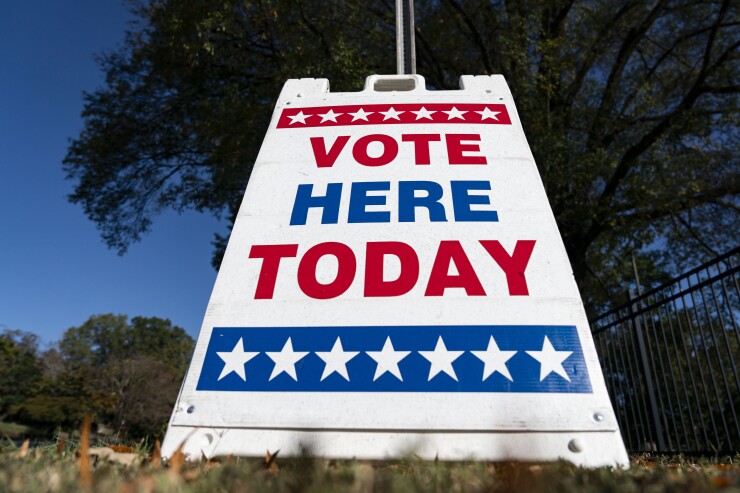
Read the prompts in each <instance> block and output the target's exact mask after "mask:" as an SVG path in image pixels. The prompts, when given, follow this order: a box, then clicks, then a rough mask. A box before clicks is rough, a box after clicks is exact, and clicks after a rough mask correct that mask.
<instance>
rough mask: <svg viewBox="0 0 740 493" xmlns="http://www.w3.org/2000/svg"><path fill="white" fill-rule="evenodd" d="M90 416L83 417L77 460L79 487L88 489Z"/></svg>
mask: <svg viewBox="0 0 740 493" xmlns="http://www.w3.org/2000/svg"><path fill="white" fill-rule="evenodd" d="M90 422H91V419H90V416H85V421H83V422H82V430H80V458H79V460H78V463H79V467H80V486H82V487H83V488H90V487H91V486H92V473H91V471H90V455H89V453H88V452H89V449H90Z"/></svg>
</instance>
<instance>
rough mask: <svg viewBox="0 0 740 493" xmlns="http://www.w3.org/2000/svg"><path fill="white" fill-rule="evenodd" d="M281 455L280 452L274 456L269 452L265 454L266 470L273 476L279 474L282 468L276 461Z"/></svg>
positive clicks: (277, 451)
mask: <svg viewBox="0 0 740 493" xmlns="http://www.w3.org/2000/svg"><path fill="white" fill-rule="evenodd" d="M279 453H280V450H276V451H275V453H274V454H271V453H270V451H269V450H268V451H267V452H266V453H265V464H264V468H265V470H266V471H268V472H271V473H273V474H277V473H279V472H280V467H278V465H277V462H275V459H277V456H278V454H279Z"/></svg>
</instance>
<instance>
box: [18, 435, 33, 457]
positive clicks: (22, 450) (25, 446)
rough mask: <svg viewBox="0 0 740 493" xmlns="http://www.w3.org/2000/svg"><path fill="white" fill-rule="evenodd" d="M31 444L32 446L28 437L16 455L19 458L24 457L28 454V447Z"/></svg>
mask: <svg viewBox="0 0 740 493" xmlns="http://www.w3.org/2000/svg"><path fill="white" fill-rule="evenodd" d="M30 446H31V442H30V441H29V440H28V439H26V441H25V442H23V444H22V445H21V448H20V450H18V453H17V454H15V456H16V457H17V458H18V459H22V458H24V457H25V456H27V455H28V449H29V447H30Z"/></svg>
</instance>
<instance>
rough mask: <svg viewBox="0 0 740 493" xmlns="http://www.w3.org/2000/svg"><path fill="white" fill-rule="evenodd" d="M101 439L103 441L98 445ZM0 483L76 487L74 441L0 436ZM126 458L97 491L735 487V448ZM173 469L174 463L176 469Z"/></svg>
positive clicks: (18, 488) (0, 487) (739, 474)
mask: <svg viewBox="0 0 740 493" xmlns="http://www.w3.org/2000/svg"><path fill="white" fill-rule="evenodd" d="M97 445H100V444H97ZM0 446H2V447H3V448H2V449H0V492H5V491H8V492H23V493H26V492H30V493H33V492H42V491H43V492H47V491H50V492H73V491H74V492H76V491H85V489H84V488H83V487H82V486H81V484H80V473H79V465H78V462H77V457H76V454H77V444H74V443H71V444H67V445H65V446H63V447H61V448H60V450H57V445H56V444H49V445H47V446H42V447H36V448H33V449H31V450H30V451H29V452H28V453H27V455H26V456H25V457H19V450H18V449H17V448H16V447H15V446H14V445H12V443H11V442H9V441H7V442H4V443H2V444H0ZM138 453H139V455H140V457H141V463H140V464H138V465H135V466H131V467H125V466H122V465H119V464H112V463H108V462H104V461H99V462H98V463H97V464H93V465H92V488H91V489H89V490H90V491H100V492H123V493H128V492H131V493H134V492H154V491H163V492H204V493H205V492H255V493H259V492H290V493H300V492H353V493H362V492H399V493H402V492H403V493H405V492H445V493H446V492H461V493H475V492H491V493H497V492H502V493H504V492H506V493H508V492H538V491H542V492H563V493H566V492H568V493H570V492H599V493H600V492H612V491H620V492H621V491H625V492H635V493H637V492H640V493H642V492H646V493H647V492H662V491H669V492H688V493H693V492H700V491H720V490H721V491H725V492H727V493H730V492H733V493H738V492H740V466H739V465H738V460H740V456H737V457H734V458H724V459H723V460H719V461H718V460H709V459H701V460H688V459H685V458H683V457H680V456H679V457H662V456H659V457H650V456H633V457H632V467H631V468H630V469H629V470H619V469H617V470H614V469H610V468H602V469H580V468H577V467H574V466H572V465H570V464H567V463H554V464H542V465H532V464H521V463H495V464H494V463H484V462H459V463H445V462H429V461H421V460H416V459H414V458H409V459H406V460H398V461H392V462H377V463H371V462H363V461H327V460H323V459H314V458H309V457H305V458H299V459H281V458H279V457H278V458H277V460H276V461H275V464H276V465H277V467H275V466H273V467H272V468H271V470H268V469H266V468H265V462H264V460H260V459H244V458H236V459H234V458H223V459H220V460H217V461H211V462H201V463H196V464H184V465H183V466H182V467H181V468H178V467H177V466H176V465H175V466H174V467H166V466H165V467H161V468H155V467H154V464H152V463H150V462H149V454H148V451H146V450H143V446H142V447H141V448H140V449H139V451H138ZM178 469H179V470H178Z"/></svg>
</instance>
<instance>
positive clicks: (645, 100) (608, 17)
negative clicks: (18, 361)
mask: <svg viewBox="0 0 740 493" xmlns="http://www.w3.org/2000/svg"><path fill="white" fill-rule="evenodd" d="M392 8H393V2H389V1H387V0H370V1H362V2H360V1H357V0H353V1H341V2H340V1H338V0H332V1H323V0H322V1H319V0H306V1H300V2H299V1H295V0H293V1H291V0H268V1H260V2H255V1H250V0H221V1H216V2H203V1H199V0H180V1H167V0H160V1H151V2H150V3H148V4H144V5H141V6H140V7H138V9H137V10H136V14H137V16H138V19H139V24H138V26H137V27H136V28H134V29H133V30H132V31H131V32H130V33H129V34H128V37H127V40H126V43H125V45H124V46H123V47H122V48H121V49H120V50H119V51H117V52H115V53H110V54H107V55H105V56H103V57H101V60H100V63H101V67H102V69H103V70H104V71H105V73H106V77H107V79H106V80H107V83H106V86H105V87H104V88H102V89H99V90H97V91H95V92H92V93H88V94H86V95H85V108H84V112H83V116H84V120H85V127H84V129H83V130H82V132H81V134H80V136H79V137H78V138H77V139H75V140H74V141H73V142H72V143H71V145H70V148H69V152H68V154H67V157H66V159H65V164H64V165H65V170H66V173H67V176H68V178H70V179H72V180H73V181H74V182H75V191H74V193H73V194H72V195H71V196H70V199H71V200H72V202H74V203H78V204H81V205H82V206H83V208H84V210H85V212H86V214H87V215H88V217H90V219H92V220H93V221H95V223H96V224H97V225H98V227H99V228H100V230H101V234H102V236H103V238H104V239H105V241H106V242H107V243H108V244H109V245H110V246H111V247H113V248H116V249H118V250H119V251H120V252H124V251H125V250H126V248H127V246H128V245H129V244H130V243H131V242H133V241H138V240H139V239H140V238H141V235H142V234H143V233H145V232H147V231H148V230H149V229H150V227H151V224H152V220H153V218H154V217H155V216H156V214H157V213H158V212H160V211H161V210H162V209H164V208H173V209H175V210H177V211H183V210H186V209H195V210H199V211H208V212H211V213H213V214H215V215H216V216H226V217H227V218H228V219H230V220H232V221H233V218H234V215H235V213H236V210H237V207H238V204H239V202H240V200H241V197H242V194H243V190H244V188H245V185H246V182H247V180H248V177H249V173H250V171H251V169H252V164H253V162H254V160H255V157H256V154H257V151H258V148H259V144H260V142H261V139H262V137H263V135H264V132H265V130H266V128H267V124H268V121H269V118H270V115H271V109H272V106H273V104H274V101H275V99H276V97H277V95H278V93H279V90H280V85H281V84H282V82H283V81H284V80H285V79H287V78H297V77H326V78H329V79H330V81H331V83H332V87H333V90H340V91H341V90H356V89H358V88H359V85H360V84H361V83H362V80H363V78H364V77H365V76H366V75H369V74H372V73H393V72H394V13H393V10H392ZM416 15H417V19H416V30H417V31H416V36H417V47H418V49H417V51H418V53H417V55H418V70H419V72H420V73H422V74H424V75H425V76H426V78H427V82H428V84H429V86H430V87H432V88H437V89H446V88H454V87H455V86H456V84H457V80H458V77H459V75H461V74H492V73H501V74H504V75H505V77H506V78H507V81H508V83H509V85H510V87H511V89H512V91H513V93H514V97H515V100H516V103H517V107H518V109H519V112H520V114H521V117H522V121H523V124H524V128H525V131H526V132H527V135H528V140H529V142H530V144H531V146H532V151H533V153H534V155H535V158H536V160H537V163H538V166H539V171H540V174H541V176H542V179H543V181H544V183H545V187H546V190H547V193H548V197H549V199H550V202H551V205H552V207H553V211H554V213H555V216H556V219H557V221H558V225H559V228H560V231H561V233H562V235H563V239H564V241H565V246H566V249H567V251H568V254H569V256H570V260H571V263H572V265H573V269H574V273H575V276H576V279H577V281H578V282H579V285H580V287H581V290H582V292H583V293H584V294H585V295H586V296H587V297H588V298H589V299H590V300H591V301H592V302H593V306H601V305H602V304H603V303H604V302H607V301H609V300H612V301H613V300H618V299H620V297H621V294H622V293H623V292H624V281H625V279H630V278H631V274H630V269H629V266H630V265H629V259H630V257H631V253H633V252H637V253H638V261H639V264H640V268H641V270H642V272H643V277H645V278H648V279H649V278H653V279H655V280H656V281H657V280H660V278H661V276H664V275H666V273H671V272H676V271H681V270H684V268H685V265H686V263H687V262H691V263H693V262H696V261H699V260H703V259H705V258H706V257H708V256H713V255H715V254H716V253H718V252H721V251H722V250H725V249H727V248H728V247H729V246H731V244H732V243H733V242H736V235H732V234H729V233H728V232H732V231H736V230H737V225H738V211H739V210H740V201H739V200H738V191H740V179H739V174H740V166H738V159H737V155H738V142H739V141H740V139H738V127H737V123H738V121H737V120H738V104H737V103H738V97H737V94H738V80H737V78H738V74H739V73H740V70H738V66H737V53H738V46H739V43H740V41H738V40H739V39H740V32H739V24H738V22H739V21H738V9H737V5H736V4H734V3H732V2H730V1H729V0H706V1H698V0H651V1H637V0H619V1H611V0H521V1H516V2H515V1H507V0H494V1H483V0H441V1H439V0H434V1H432V0H417V1H416ZM214 243H215V246H216V254H215V255H214V265H217V264H218V263H219V259H220V252H221V251H222V250H223V247H224V245H225V238H223V237H218V236H217V237H216V240H215V242H214Z"/></svg>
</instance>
